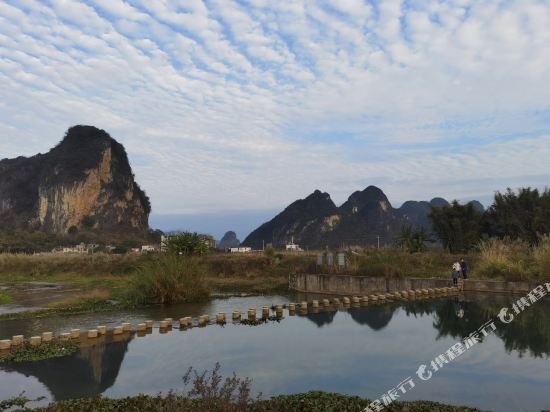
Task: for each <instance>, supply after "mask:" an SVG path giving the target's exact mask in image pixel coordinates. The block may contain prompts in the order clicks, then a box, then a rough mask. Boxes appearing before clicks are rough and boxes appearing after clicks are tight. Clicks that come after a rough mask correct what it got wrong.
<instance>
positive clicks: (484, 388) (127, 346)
mask: <svg viewBox="0 0 550 412" xmlns="http://www.w3.org/2000/svg"><path fill="white" fill-rule="evenodd" d="M513 299H514V298H512V297H509V296H494V295H466V296H462V297H445V298H440V299H432V300H421V301H409V302H394V303H387V304H383V305H376V306H369V307H366V308H357V309H348V310H338V311H328V312H325V311H321V312H319V313H317V314H311V313H310V314H308V315H305V316H288V315H287V314H286V313H285V318H284V319H282V320H281V321H280V322H270V323H268V324H264V325H260V326H246V325H237V324H227V325H225V326H223V327H222V326H217V325H211V326H208V327H206V328H193V329H190V330H186V331H179V330H173V331H171V332H169V333H167V334H159V332H158V330H154V331H153V333H152V334H150V335H147V336H145V337H134V338H133V339H131V340H130V341H126V342H120V343H111V344H98V345H96V346H95V347H88V348H83V349H81V350H80V351H79V352H78V353H76V354H74V355H72V356H69V357H66V358H61V359H52V360H47V361H43V362H36V363H27V364H12V365H9V366H8V365H2V364H0V382H1V384H0V399H4V398H7V397H9V396H13V395H17V394H18V393H20V392H21V391H22V390H25V391H26V394H27V396H31V397H37V396H46V397H47V399H50V400H51V399H67V398H74V397H82V396H93V395H96V394H103V395H105V396H110V397H122V396H126V395H133V394H137V393H149V394H156V393H158V392H166V391H168V390H169V389H176V390H180V389H182V386H183V383H182V376H183V375H184V374H185V372H186V370H187V368H188V367H189V366H193V367H194V368H196V369H198V370H204V369H212V368H213V367H214V365H215V363H216V362H219V363H220V364H221V366H222V368H221V370H222V373H223V374H224V375H229V374H231V373H232V372H233V371H235V372H236V373H237V375H238V376H240V377H250V378H252V379H253V390H254V392H262V393H263V397H269V396H270V395H275V394H283V393H296V392H305V391H310V390H324V391H331V392H341V393H347V394H354V395H359V396H362V397H370V398H376V397H378V396H379V395H381V394H382V393H383V392H385V391H387V390H389V389H391V388H393V387H394V386H395V385H397V384H398V383H400V382H401V381H402V380H403V379H404V378H406V377H408V376H416V375H415V372H416V370H417V369H418V366H419V365H420V364H423V363H429V361H430V360H432V359H433V358H434V357H435V356H437V355H438V354H440V353H443V352H445V351H446V350H447V349H448V348H449V347H450V346H451V345H452V344H453V343H455V342H456V341H459V340H460V339H461V338H463V337H465V336H467V335H469V334H470V333H471V332H473V331H475V330H476V329H477V328H478V327H479V326H481V325H482V324H483V323H484V322H486V321H487V320H489V319H491V318H493V317H495V316H496V314H497V313H498V311H499V310H500V308H501V307H503V306H508V305H509V304H510V303H511V302H512V300H513ZM515 299H517V297H516V298H515ZM285 300H286V299H285V298H283V297H267V298H266V297H264V298H232V299H223V300H215V301H212V302H211V303H209V304H207V305H206V306H203V307H198V308H197V307H188V308H181V307H180V308H178V310H179V313H178V315H176V314H175V313H174V314H173V315H174V316H173V317H174V318H177V317H179V316H181V315H183V314H200V312H204V313H215V312H217V311H226V312H230V310H232V309H237V308H241V309H247V308H248V307H254V306H256V307H259V306H262V305H269V304H271V303H276V302H277V303H279V302H283V301H285ZM184 309H185V310H184ZM182 311H183V312H182ZM194 312H198V313H194ZM144 315H147V316H144ZM148 315H150V313H145V314H143V313H142V314H138V315H134V316H135V319H136V320H139V319H141V318H144V317H148ZM166 315H167V316H168V315H169V314H166ZM102 316H107V315H102ZM156 319H159V317H156ZM67 320H69V319H67ZM80 320H82V319H80ZM96 320H97V319H93V320H92V319H90V322H93V323H94V324H97V322H95V321H96ZM102 320H105V319H102ZM130 320H132V319H130ZM71 321H72V320H71ZM118 321H120V317H119V318H118ZM37 322H40V321H37ZM5 326H6V324H5V322H4V323H1V324H0V328H4V327H5ZM19 326H21V325H19ZM40 326H43V325H40ZM26 327H28V328H31V329H32V328H34V327H37V326H36V325H33V324H28V325H26ZM41 330H44V329H41ZM549 354H550V299H546V301H540V302H538V303H536V304H535V305H533V306H532V307H531V308H528V309H527V311H526V312H524V313H522V314H521V315H520V316H519V317H518V318H517V319H516V320H514V321H513V322H512V323H510V324H508V325H503V324H501V323H500V322H497V330H496V331H495V332H494V333H493V334H491V335H489V336H488V337H486V338H485V339H484V340H483V342H482V343H480V344H478V345H476V346H474V347H473V348H471V349H470V350H468V351H467V352H466V353H465V354H463V355H462V356H461V357H459V358H457V359H456V360H455V361H454V362H453V363H451V364H448V365H446V366H445V367H444V368H443V369H441V370H440V371H439V372H437V373H436V374H434V376H433V377H432V378H431V380H429V381H426V382H422V381H419V380H418V379H416V380H415V382H416V383H417V385H416V387H415V388H414V389H412V390H411V391H409V392H408V393H407V394H406V395H405V396H404V397H403V398H402V399H403V400H416V399H429V400H435V401H441V402H446V403H451V404H457V405H458V404H462V405H468V406H475V407H478V408H482V409H487V410H494V411H540V410H542V409H549V408H550V390H549V389H550V360H549V358H548V356H549Z"/></svg>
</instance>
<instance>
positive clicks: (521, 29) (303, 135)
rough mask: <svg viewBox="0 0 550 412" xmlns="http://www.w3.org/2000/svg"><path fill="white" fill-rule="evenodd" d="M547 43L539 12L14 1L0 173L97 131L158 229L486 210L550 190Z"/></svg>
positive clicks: (1, 45) (539, 6) (526, 5)
mask: <svg viewBox="0 0 550 412" xmlns="http://www.w3.org/2000/svg"><path fill="white" fill-rule="evenodd" d="M549 28H550V2H548V1H544V0H543V1H535V0H533V1H530V0H521V1H509V0H508V1H468V0H456V1H455V0H450V1H398V0H396V1H392V0H384V1H367V0H330V1H329V0H327V1H313V0H311V1H291V0H288V1H286V0H281V1H269V0H240V1H230V0H204V1H200V0H179V1H177V0H156V1H154V0H126V1H122V0H87V1H84V2H77V1H69V0H41V1H34V0H0V93H1V97H2V98H1V99H0V158H3V157H14V156H18V155H32V154H35V153H37V152H45V151H47V150H48V149H49V148H50V147H52V146H53V145H55V144H56V143H57V142H58V141H59V140H60V139H61V137H62V136H63V134H64V132H65V130H66V129H67V128H68V127H69V126H71V125H74V124H92V125H95V126H97V127H100V128H102V129H105V130H106V131H107V132H109V133H110V134H111V135H112V136H113V137H115V138H116V139H117V140H119V141H120V142H122V143H123V144H124V145H125V146H126V148H127V151H128V152H129V155H130V159H131V162H132V165H133V167H134V170H135V173H136V176H137V179H138V181H139V183H140V184H141V186H142V187H143V188H144V189H145V190H146V191H147V193H148V194H149V195H150V197H151V199H152V203H153V209H154V213H155V214H156V215H166V214H180V215H181V214H189V215H197V214H201V215H202V214H207V215H208V214H210V215H216V214H226V215H227V214H231V213H237V212H238V211H241V212H242V211H248V210H250V211H252V210H253V211H272V210H276V209H279V208H281V207H283V206H285V205H287V204H288V203H290V202H291V201H293V200H295V199H296V198H300V197H304V196H306V195H307V194H309V193H310V192H312V191H313V190H314V189H316V188H319V189H321V190H323V191H328V192H329V193H330V194H331V195H332V198H333V199H334V200H335V202H336V203H341V202H343V201H344V200H345V199H346V198H347V196H348V195H349V194H350V193H351V192H353V191H354V190H358V189H362V188H364V187H366V186H367V185H369V184H374V185H377V186H379V187H381V188H382V189H383V190H384V191H385V192H386V194H387V195H388V197H389V198H390V201H391V202H392V203H393V204H394V205H397V206H398V205H399V204H400V203H402V202H403V201H405V200H407V199H430V198H431V197H433V196H436V195H437V196H443V197H446V198H449V199H453V198H458V199H462V200H468V199H473V198H478V199H480V200H482V201H484V203H487V202H488V201H489V199H490V197H491V195H492V193H493V192H494V191H495V190H502V189H504V188H506V187H507V186H511V187H519V186H526V185H530V186H537V187H544V186H545V185H547V184H548V182H549V181H550V179H549V178H550V166H549V164H550V162H549V161H548V159H549V158H550V111H549V109H550V29H549ZM241 212H238V213H241Z"/></svg>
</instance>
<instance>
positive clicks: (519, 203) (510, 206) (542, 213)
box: [484, 187, 550, 244]
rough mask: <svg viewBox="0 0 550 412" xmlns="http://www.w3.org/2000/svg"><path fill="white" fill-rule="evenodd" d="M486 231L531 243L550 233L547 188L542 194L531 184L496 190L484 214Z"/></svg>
mask: <svg viewBox="0 0 550 412" xmlns="http://www.w3.org/2000/svg"><path fill="white" fill-rule="evenodd" d="M484 223H485V231H486V232H487V233H488V235H489V236H492V237H498V238H504V237H509V238H511V239H521V240H525V241H528V242H529V243H531V244H535V243H537V242H538V239H539V237H540V236H541V235H544V234H547V233H550V191H548V189H546V190H544V192H542V194H541V193H540V192H539V191H538V190H537V189H531V188H530V187H527V188H522V189H519V190H518V192H517V193H515V192H514V191H512V190H511V189H510V188H508V189H507V190H506V192H504V193H500V192H497V193H496V194H495V200H494V202H493V204H492V205H491V207H490V208H489V209H488V210H487V212H486V213H485V222H484Z"/></svg>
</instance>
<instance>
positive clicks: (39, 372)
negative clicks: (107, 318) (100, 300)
mask: <svg viewBox="0 0 550 412" xmlns="http://www.w3.org/2000/svg"><path fill="white" fill-rule="evenodd" d="M129 342H130V340H127V339H125V340H120V341H118V342H111V343H107V342H106V341H104V340H103V341H102V342H98V343H97V344H94V345H89V346H86V347H83V348H81V349H80V350H79V351H78V352H77V353H75V354H73V355H71V356H66V357H63V358H59V359H48V360H45V361H41V362H28V363H14V364H10V365H6V366H2V369H3V370H5V371H6V372H18V373H21V374H23V375H25V376H34V377H35V378H37V379H38V381H40V382H41V383H42V384H44V385H45V386H46V387H47V388H48V389H49V391H50V393H51V394H52V396H53V399H57V400H61V399H71V398H82V397H91V396H95V395H99V394H101V393H103V392H105V391H106V390H107V389H108V388H110V387H111V386H113V385H114V383H115V381H116V379H117V376H118V373H119V371H120V366H121V365H122V361H123V360H124V356H125V355H126V352H127V351H128V344H129Z"/></svg>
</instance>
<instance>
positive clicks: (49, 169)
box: [0, 126, 151, 234]
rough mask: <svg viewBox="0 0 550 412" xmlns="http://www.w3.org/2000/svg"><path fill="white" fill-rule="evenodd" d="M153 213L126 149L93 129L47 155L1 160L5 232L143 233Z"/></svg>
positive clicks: (81, 129)
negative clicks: (80, 231) (72, 230)
mask: <svg viewBox="0 0 550 412" xmlns="http://www.w3.org/2000/svg"><path fill="white" fill-rule="evenodd" d="M150 209H151V208H150V203H149V199H148V198H147V196H146V195H145V193H144V192H143V191H142V190H141V189H140V187H139V185H138V184H137V183H136V182H135V181H134V176H133V174H132V169H131V167H130V164H129V162H128V157H127V155H126V151H125V150H124V147H123V146H122V145H121V144H120V143H118V142H116V141H115V140H114V139H112V138H111V137H110V136H109V135H108V134H107V133H106V132H105V131H103V130H100V129H97V128H95V127H92V126H74V127H72V128H70V129H69V130H68V131H67V134H66V135H65V137H64V139H63V140H62V141H61V142H60V143H59V144H58V145H57V146H56V147H54V148H53V149H52V150H50V151H49V152H48V153H46V154H38V155H36V156H33V157H30V158H25V157H19V158H16V159H4V160H2V161H0V225H1V227H2V228H4V229H6V228H19V229H29V230H42V231H46V232H50V233H59V234H61V233H66V232H67V231H68V230H69V228H72V227H76V228H86V229H90V230H98V231H101V232H103V233H105V232H129V231H130V232H144V231H146V230H147V229H148V219H149V213H150Z"/></svg>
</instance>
